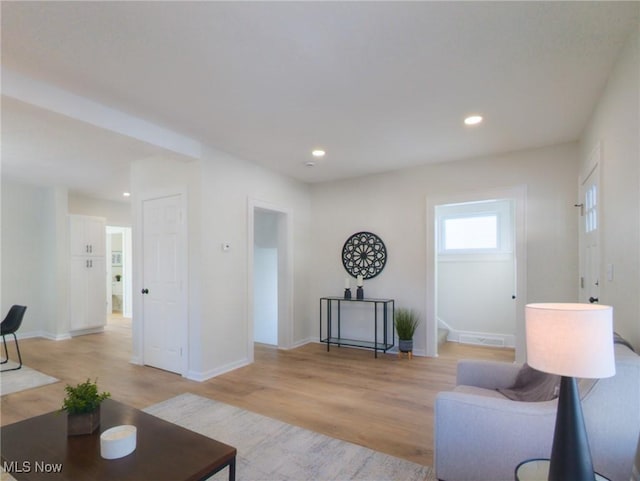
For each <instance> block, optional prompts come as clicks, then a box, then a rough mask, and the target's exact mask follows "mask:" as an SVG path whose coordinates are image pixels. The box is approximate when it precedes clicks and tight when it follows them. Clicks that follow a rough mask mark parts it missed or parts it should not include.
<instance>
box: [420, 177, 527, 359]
mask: <svg viewBox="0 0 640 481" xmlns="http://www.w3.org/2000/svg"><path fill="white" fill-rule="evenodd" d="M493 199H512V200H513V201H514V202H515V209H514V214H515V219H514V220H515V226H514V230H515V243H514V244H515V245H514V249H515V257H516V276H515V277H516V292H515V295H516V299H515V301H516V306H515V309H516V329H515V332H516V342H515V344H516V360H517V361H518V362H520V361H522V362H523V361H524V359H525V358H526V352H525V351H526V349H525V345H526V344H525V325H524V310H525V309H524V306H525V305H526V300H527V299H526V296H527V286H526V282H527V275H526V269H527V243H526V219H525V213H526V199H527V186H526V185H516V186H512V187H502V188H501V187H497V188H493V189H486V190H480V191H468V192H457V193H452V194H443V195H435V196H428V197H427V199H426V205H427V209H426V210H427V212H426V223H427V225H426V259H427V268H426V276H427V279H426V286H427V295H426V305H425V313H426V330H425V331H426V333H425V335H426V340H425V345H426V355H427V356H430V357H437V356H438V320H437V317H436V315H437V306H436V303H437V294H436V288H437V285H436V284H437V265H436V258H437V252H436V249H437V241H436V235H437V229H436V222H437V217H436V206H438V205H443V204H458V203H465V202H475V201H485V200H493Z"/></svg>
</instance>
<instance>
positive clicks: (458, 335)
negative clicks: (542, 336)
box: [447, 331, 516, 348]
mask: <svg viewBox="0 0 640 481" xmlns="http://www.w3.org/2000/svg"><path fill="white" fill-rule="evenodd" d="M447 341H451V342H459V343H460V344H473V345H476V346H491V347H513V348H515V346H516V338H515V336H514V335H512V334H496V333H487V332H473V331H449V335H448V336H447Z"/></svg>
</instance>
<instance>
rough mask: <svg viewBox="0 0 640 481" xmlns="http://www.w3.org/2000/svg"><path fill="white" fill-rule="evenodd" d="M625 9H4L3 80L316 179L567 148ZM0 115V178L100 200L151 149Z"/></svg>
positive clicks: (55, 5)
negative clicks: (33, 179) (314, 156)
mask: <svg viewBox="0 0 640 481" xmlns="http://www.w3.org/2000/svg"><path fill="white" fill-rule="evenodd" d="M639 7H640V3H638V2H54V1H50V2H2V65H3V68H8V69H10V70H11V71H13V72H16V73H18V74H21V75H24V76H27V77H30V78H33V79H37V80H39V81H42V82H46V83H47V84H50V85H53V86H57V87H59V88H62V89H65V90H67V91H70V92H73V93H75V94H77V95H80V96H84V97H87V98H89V99H93V100H95V101H97V102H99V103H102V104H104V105H107V106H110V107H112V108H115V109H118V110H120V111H122V112H125V113H128V114H130V115H133V116H136V117H138V118H141V119H145V120H147V121H150V122H153V123H155V124H157V125H159V126H162V127H164V128H167V129H171V130H173V131H175V132H177V133H180V134H182V135H184V136H187V137H189V138H192V139H196V140H198V141H199V142H201V143H203V144H206V145H211V146H215V147H216V148H218V149H219V150H222V151H226V152H229V153H231V154H234V155H236V156H238V157H241V158H244V159H248V160H251V161H255V162H257V163H260V164H263V165H265V166H268V167H270V168H273V169H275V170H278V171H280V172H283V173H285V174H287V175H290V176H293V177H295V178H298V179H300V180H302V181H305V182H318V181H325V180H332V179H339V178H348V177H353V176H358V175H363V174H368V173H374V172H384V171H388V170H393V169H398V168H402V167H407V166H412V165H417V164H424V163H429V162H442V161H450V160H456V159H460V158H469V157H476V156H484V155H492V154H496V153H502V152H509V151H515V150H522V149H527V148H532V147H539V146H544V145H552V144H557V143H561V142H567V141H573V140H576V139H577V138H578V137H579V135H580V133H581V131H582V129H583V128H584V126H585V124H586V122H587V120H588V118H589V115H590V114H591V112H592V109H593V107H594V105H595V102H596V100H597V99H598V97H599V95H600V94H601V92H602V89H603V87H604V85H605V82H606V79H607V77H608V75H609V73H610V71H611V68H612V66H613V64H614V62H615V60H616V57H617V55H618V53H619V51H620V48H621V46H622V45H623V43H624V42H625V40H626V39H627V37H628V35H629V34H630V33H631V31H632V30H633V29H634V28H635V27H637V26H638V22H639V15H638V12H639ZM470 113H481V114H482V115H483V116H484V117H485V122H484V123H483V124H482V125H480V126H476V127H473V128H469V127H465V126H464V125H463V124H462V120H463V118H464V117H465V116H466V115H468V114H470ZM2 115H3V119H2V156H3V175H11V176H15V177H20V176H22V178H24V177H25V176H31V175H33V172H34V169H35V171H37V172H39V173H40V174H41V175H45V174H46V176H51V178H55V179H56V181H57V182H63V180H62V179H63V178H66V177H67V176H68V175H73V178H69V180H68V181H67V182H68V185H70V186H71V188H72V189H78V188H79V187H80V186H82V185H87V183H88V182H90V181H91V179H92V175H93V176H95V175H97V176H98V178H100V179H102V180H103V183H104V184H105V185H104V188H105V190H107V187H108V188H110V189H115V188H116V187H115V184H114V185H109V186H107V185H106V184H107V182H109V180H110V179H113V180H114V182H115V181H117V179H118V178H119V176H122V175H125V173H126V168H127V165H128V163H129V162H131V161H132V160H133V159H135V158H137V157H144V156H147V155H153V154H154V153H157V151H158V149H157V148H154V147H153V146H151V145H149V144H145V143H141V142H139V141H135V140H133V139H130V138H127V137H125V136H122V135H120V134H114V133H111V132H107V131H101V130H99V129H97V128H95V127H91V126H89V125H86V124H83V123H82V122H78V121H75V120H72V119H68V118H64V117H62V116H60V115H59V114H53V113H51V112H47V111H45V110H42V109H39V108H34V107H32V106H29V105H27V104H25V103H23V102H18V101H15V100H11V99H7V97H4V98H3V103H2ZM317 147H321V148H324V149H325V150H326V151H327V156H326V157H325V159H323V160H321V161H319V162H318V163H317V165H316V166H315V167H313V168H309V167H305V166H304V163H305V162H306V161H308V160H310V159H311V154H310V152H311V150H312V149H314V148H317ZM21 172H22V173H21ZM93 178H94V179H95V177H93ZM121 191H122V189H120V188H118V190H117V192H118V193H119V192H121ZM96 194H97V193H96ZM100 195H101V196H108V194H105V193H102V194H100Z"/></svg>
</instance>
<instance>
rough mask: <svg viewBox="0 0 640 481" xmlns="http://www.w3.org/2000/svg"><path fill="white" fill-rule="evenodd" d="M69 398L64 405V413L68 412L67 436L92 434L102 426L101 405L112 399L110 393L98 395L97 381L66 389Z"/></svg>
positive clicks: (88, 381)
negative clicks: (109, 398)
mask: <svg viewBox="0 0 640 481" xmlns="http://www.w3.org/2000/svg"><path fill="white" fill-rule="evenodd" d="M64 389H65V391H66V392H67V396H66V397H65V398H64V402H63V404H62V408H61V410H62V411H67V434H68V435H69V436H76V435H79V434H91V433H93V432H94V431H95V430H96V429H98V426H99V425H100V403H101V402H102V401H104V400H105V399H107V398H108V397H111V394H110V393H108V392H102V393H98V385H97V383H96V381H93V382H92V381H91V380H90V379H87V380H86V381H85V382H83V383H80V384H78V385H76V386H70V385H68V384H67V386H66V387H65V388H64Z"/></svg>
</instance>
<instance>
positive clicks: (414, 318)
mask: <svg viewBox="0 0 640 481" xmlns="http://www.w3.org/2000/svg"><path fill="white" fill-rule="evenodd" d="M418 324H420V316H418V314H417V313H416V312H415V311H413V310H411V309H405V308H399V309H397V310H396V312H395V325H396V332H397V333H398V349H399V353H398V355H400V354H401V353H403V352H406V353H408V354H409V358H411V357H412V353H413V334H414V333H415V332H416V329H417V327H418Z"/></svg>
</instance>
